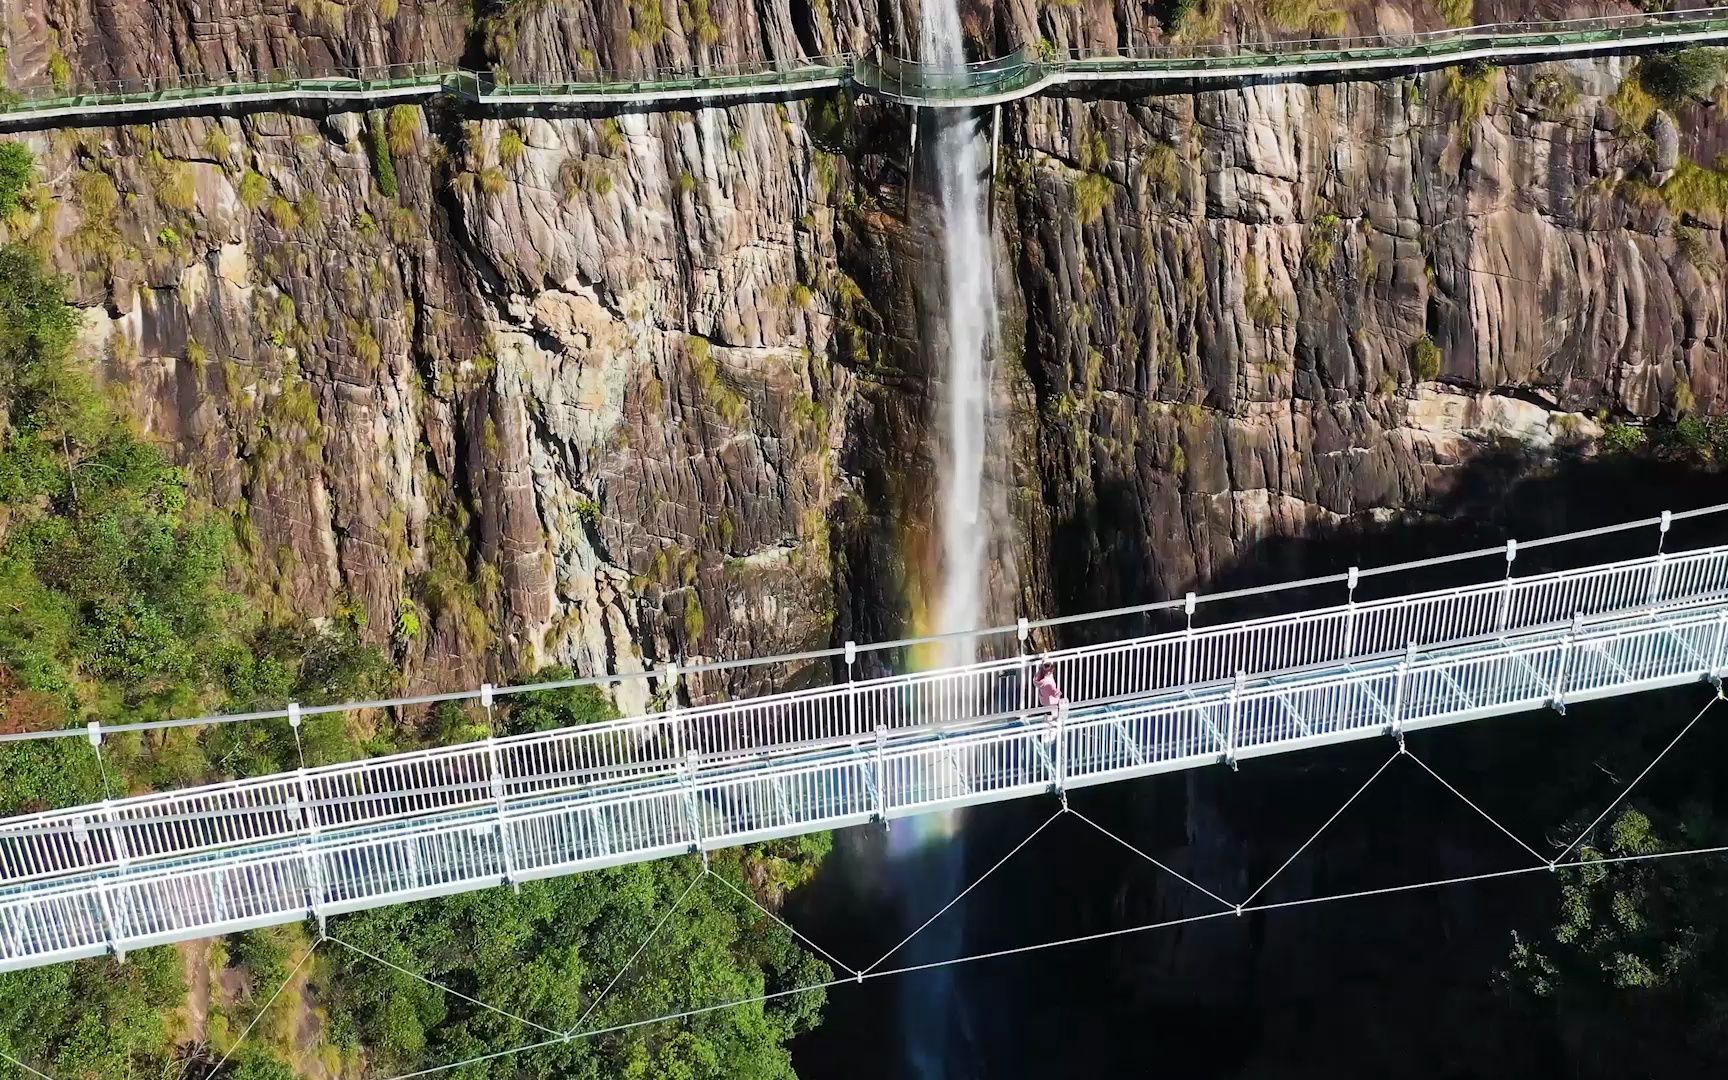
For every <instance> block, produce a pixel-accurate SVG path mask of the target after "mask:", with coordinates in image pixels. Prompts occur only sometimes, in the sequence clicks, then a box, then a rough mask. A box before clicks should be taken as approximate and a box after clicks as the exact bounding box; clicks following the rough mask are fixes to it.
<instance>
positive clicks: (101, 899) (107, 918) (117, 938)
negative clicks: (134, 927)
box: [77, 720, 126, 963]
mask: <svg viewBox="0 0 1728 1080" xmlns="http://www.w3.org/2000/svg"><path fill="white" fill-rule="evenodd" d="M85 732H86V734H87V737H88V738H89V740H90V746H91V748H92V749H93V750H95V751H96V754H97V757H98V759H100V757H101V754H102V723H101V721H99V720H92V721H90V723H89V724H87V725H86V726H85ZM102 788H103V790H102V794H103V796H104V798H103V799H102V816H103V821H104V823H105V825H106V827H107V828H108V842H109V845H110V850H112V846H113V843H114V830H113V827H112V821H113V802H112V800H110V799H108V798H107V797H106V796H107V794H108V790H107V789H108V785H107V782H106V781H104V782H103V785H102ZM77 827H79V828H82V829H83V830H84V836H83V839H84V841H85V842H86V843H89V835H90V834H89V826H88V824H87V823H86V822H85V821H84V819H82V818H80V819H79V821H78V826H77ZM121 870H122V872H124V870H125V867H124V865H122V867H121ZM96 899H97V902H98V904H100V906H101V908H102V922H103V928H104V931H105V932H106V933H107V935H108V951H109V952H110V953H112V954H113V955H114V959H115V960H117V961H119V962H120V963H125V962H126V932H125V929H124V928H123V927H122V926H121V924H120V919H119V917H118V916H117V915H116V913H115V909H116V908H117V907H118V906H119V904H118V897H117V896H116V894H115V892H114V887H113V885H111V884H110V883H109V875H108V874H107V873H103V874H102V878H101V881H100V883H99V884H98V885H97V886H96Z"/></svg>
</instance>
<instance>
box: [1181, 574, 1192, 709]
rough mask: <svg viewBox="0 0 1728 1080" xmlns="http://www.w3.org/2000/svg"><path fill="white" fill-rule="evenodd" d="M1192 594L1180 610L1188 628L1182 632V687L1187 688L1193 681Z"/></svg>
mask: <svg viewBox="0 0 1728 1080" xmlns="http://www.w3.org/2000/svg"><path fill="white" fill-rule="evenodd" d="M1194 604H1195V599H1194V594H1193V593H1189V594H1188V597H1187V599H1186V600H1184V601H1183V603H1182V610H1183V612H1184V613H1186V614H1187V616H1188V626H1187V628H1186V629H1184V630H1183V631H1182V685H1183V686H1187V685H1189V684H1190V683H1192V682H1193V681H1194Z"/></svg>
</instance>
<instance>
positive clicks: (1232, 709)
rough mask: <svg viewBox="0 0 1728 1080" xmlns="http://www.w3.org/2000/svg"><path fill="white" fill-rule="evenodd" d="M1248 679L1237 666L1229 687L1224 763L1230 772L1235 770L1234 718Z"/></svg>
mask: <svg viewBox="0 0 1728 1080" xmlns="http://www.w3.org/2000/svg"><path fill="white" fill-rule="evenodd" d="M1247 681H1248V673H1247V672H1246V671H1243V670H1242V669H1240V668H1238V669H1237V671H1236V681H1235V683H1233V684H1232V685H1231V687H1230V697H1229V715H1228V716H1227V717H1226V718H1225V725H1224V764H1226V765H1228V766H1230V771H1231V772H1236V771H1237V768H1236V718H1237V715H1238V714H1239V713H1240V712H1241V711H1242V710H1241V699H1242V684H1243V683H1245V682H1247Z"/></svg>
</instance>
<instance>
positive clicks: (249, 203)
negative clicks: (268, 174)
mask: <svg viewBox="0 0 1728 1080" xmlns="http://www.w3.org/2000/svg"><path fill="white" fill-rule="evenodd" d="M269 196H270V181H268V180H266V179H264V178H263V177H262V176H260V175H258V174H257V173H255V172H253V171H252V170H251V169H247V170H246V175H244V176H242V177H241V178H240V202H241V203H242V204H244V205H245V207H246V209H248V210H256V209H258V207H259V206H260V205H261V204H262V203H263V202H264V200H265V199H266V198H268V197H269Z"/></svg>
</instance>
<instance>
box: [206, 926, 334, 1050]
mask: <svg viewBox="0 0 1728 1080" xmlns="http://www.w3.org/2000/svg"><path fill="white" fill-rule="evenodd" d="M322 944H324V935H323V934H319V935H318V940H317V941H314V942H313V943H312V947H311V948H309V949H307V950H306V951H305V952H304V953H302V954H301V955H300V962H299V963H297V964H295V965H294V966H293V967H292V968H289V969H288V974H287V976H286V977H285V978H284V979H283V980H282V982H281V984H280V985H278V986H277V987H276V992H275V993H274V994H271V995H270V1000H268V1001H266V1002H265V1003H264V1006H263V1007H262V1008H260V1009H259V1010H258V1012H257V1013H255V1014H254V1015H253V1017H252V1022H251V1023H250V1024H247V1025H246V1029H245V1030H244V1031H242V1032H241V1033H240V1037H239V1038H238V1039H235V1040H234V1045H233V1046H230V1047H229V1048H228V1052H227V1053H225V1054H223V1055H222V1060H221V1061H218V1062H217V1063H216V1067H215V1068H214V1069H211V1070H210V1075H211V1076H219V1075H221V1073H222V1066H224V1065H226V1064H228V1059H229V1058H231V1057H233V1056H234V1051H236V1050H238V1049H240V1047H241V1045H242V1044H243V1043H245V1042H246V1036H248V1035H250V1034H252V1029H253V1028H255V1027H257V1026H258V1021H260V1020H262V1019H264V1014H265V1013H267V1012H269V1011H270V1006H272V1005H274V1004H276V999H277V998H279V997H281V996H282V991H284V990H286V989H288V984H289V983H291V982H293V981H294V976H296V975H298V974H300V969H301V968H303V967H305V966H306V961H308V960H310V959H312V954H313V953H315V952H317V951H318V946H320V945H322Z"/></svg>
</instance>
